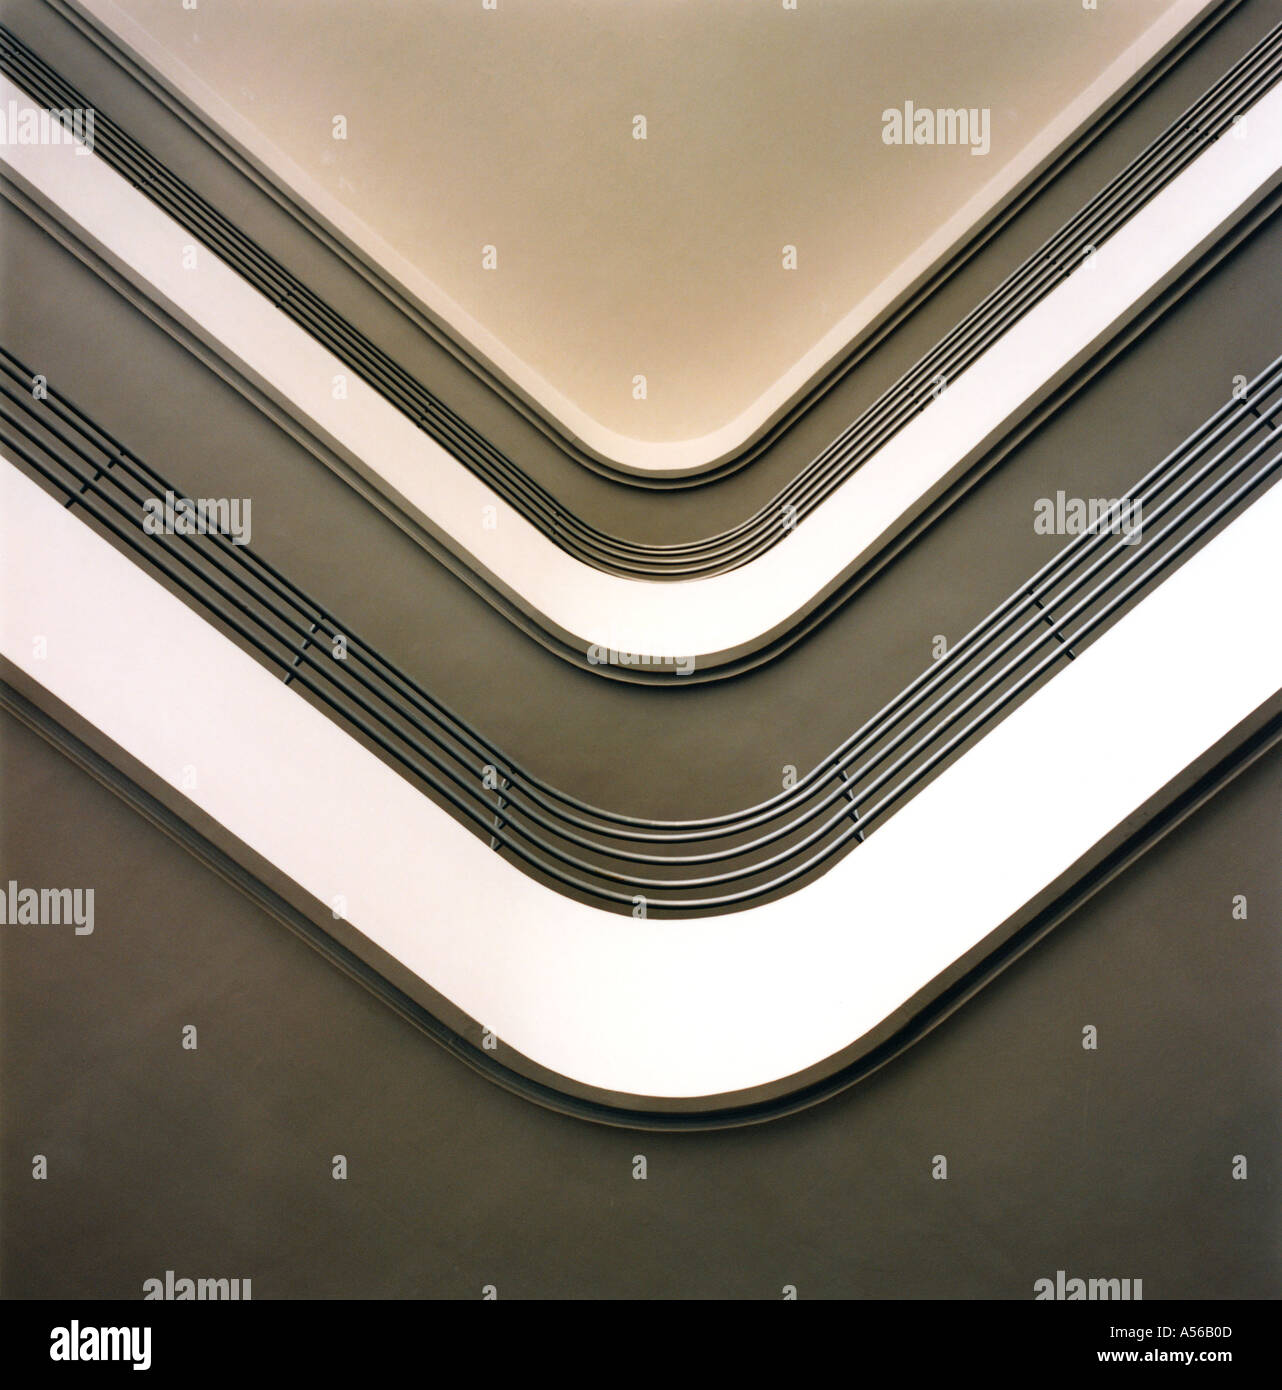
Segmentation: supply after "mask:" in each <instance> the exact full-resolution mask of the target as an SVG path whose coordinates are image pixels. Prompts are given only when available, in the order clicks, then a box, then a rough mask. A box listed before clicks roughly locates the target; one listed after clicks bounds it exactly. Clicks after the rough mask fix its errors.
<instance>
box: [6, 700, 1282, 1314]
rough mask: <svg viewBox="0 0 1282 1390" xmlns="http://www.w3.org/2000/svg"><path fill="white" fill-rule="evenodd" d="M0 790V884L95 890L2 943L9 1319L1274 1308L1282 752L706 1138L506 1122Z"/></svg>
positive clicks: (57, 820) (310, 961) (96, 812)
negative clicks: (580, 1303)
mask: <svg viewBox="0 0 1282 1390" xmlns="http://www.w3.org/2000/svg"><path fill="white" fill-rule="evenodd" d="M1098 751H1099V750H1090V755H1091V756H1095V755H1096V754H1097V753H1098ZM1114 752H1115V754H1116V755H1117V756H1121V757H1124V756H1125V742H1124V739H1123V740H1120V741H1119V744H1118V746H1117V748H1116V749H1115V750H1114ZM0 757H2V759H3V775H4V786H5V799H6V807H7V815H6V817H5V820H4V825H3V832H2V834H0V871H2V872H0V878H3V879H5V880H8V879H9V878H13V879H15V880H17V881H18V882H20V883H24V884H32V883H36V884H61V885H68V886H70V885H77V886H92V887H94V888H95V891H96V899H95V902H96V912H95V917H96V925H95V930H94V932H93V934H92V936H87V937H79V938H78V937H76V936H74V935H73V934H72V933H71V931H70V930H69V929H60V928H51V927H6V928H4V929H0V967H2V972H0V1043H2V1051H0V1084H2V1085H3V1093H4V1096H5V1108H4V1124H3V1133H2V1136H0V1145H2V1147H0V1156H2V1158H3V1175H4V1177H3V1182H4V1211H5V1216H4V1221H3V1228H2V1229H0V1287H2V1289H3V1292H4V1293H5V1294H6V1295H8V1296H10V1297H16V1298H41V1297H53V1296H68V1297H115V1298H138V1297H141V1294H142V1285H143V1281H144V1280H145V1279H148V1278H151V1277H155V1276H160V1277H163V1275H164V1273H165V1271H166V1270H173V1271H174V1272H175V1274H176V1275H177V1276H179V1277H182V1276H188V1277H197V1276H205V1277H218V1276H223V1277H229V1278H237V1277H238V1278H250V1279H252V1281H253V1295H254V1297H255V1298H256V1299H269V1298H289V1297H309V1298H310V1297H318V1298H328V1297H391V1298H409V1297H459V1298H479V1297H480V1296H481V1290H482V1286H483V1285H485V1284H493V1285H495V1286H496V1287H497V1289H498V1291H499V1296H500V1297H501V1298H550V1297H578V1298H611V1297H691V1298H709V1297H734V1298H778V1297H780V1296H781V1291H782V1288H783V1286H784V1285H785V1284H794V1285H796V1287H797V1289H798V1292H799V1295H800V1296H801V1297H803V1298H820V1297H904V1298H925V1297H939V1298H983V1297H993V1298H1030V1297H1032V1294H1033V1282H1034V1280H1035V1279H1038V1278H1040V1277H1042V1276H1046V1275H1049V1276H1051V1277H1054V1274H1055V1271H1056V1270H1058V1269H1063V1270H1065V1271H1066V1272H1067V1274H1068V1275H1069V1276H1073V1275H1080V1276H1092V1275H1094V1276H1099V1277H1105V1276H1116V1277H1119V1278H1121V1277H1129V1278H1140V1279H1142V1280H1143V1281H1144V1283H1143V1287H1144V1296H1145V1297H1146V1298H1148V1299H1153V1298H1160V1297H1173V1298H1193V1297H1208V1298H1228V1297H1248V1298H1260V1297H1277V1296H1279V1294H1282V1239H1280V1237H1282V1202H1280V1201H1279V1198H1280V1196H1282V1185H1280V1184H1279V1179H1278V1153H1279V1141H1280V1140H1282V1069H1280V1068H1279V1065H1278V1057H1279V1055H1282V1051H1280V1048H1282V991H1280V990H1279V981H1280V972H1282V946H1280V944H1279V933H1278V923H1279V917H1280V915H1282V882H1280V881H1279V873H1278V867H1277V865H1278V860H1277V852H1276V848H1277V844H1278V839H1279V831H1280V830H1282V825H1280V824H1279V820H1280V816H1279V796H1278V792H1279V784H1280V778H1282V751H1280V750H1275V751H1274V752H1273V753H1271V754H1269V755H1266V757H1265V758H1263V759H1262V760H1261V761H1259V762H1257V763H1256V764H1255V765H1254V766H1253V767H1251V768H1249V769H1248V770H1247V771H1245V772H1244V773H1243V774H1242V775H1241V776H1240V777H1239V778H1238V779H1237V780H1236V781H1234V782H1233V783H1231V784H1230V785H1229V786H1228V787H1227V788H1226V789H1225V790H1224V791H1222V792H1221V793H1220V794H1219V795H1218V796H1217V797H1216V798H1215V799H1214V800H1212V801H1211V802H1210V803H1209V804H1208V805H1207V806H1205V807H1204V808H1203V809H1202V810H1201V811H1199V812H1198V813H1197V814H1196V815H1195V816H1194V817H1193V818H1191V819H1190V820H1189V821H1187V822H1186V823H1185V824H1184V825H1183V826H1182V827H1180V828H1178V829H1177V830H1175V831H1174V832H1173V833H1172V834H1171V835H1170V836H1168V837H1167V838H1166V839H1165V840H1163V841H1162V842H1161V843H1160V844H1159V845H1158V846H1157V847H1156V848H1155V849H1154V850H1152V851H1151V852H1150V853H1149V854H1148V855H1146V856H1145V857H1144V858H1143V859H1142V860H1141V861H1140V862H1139V863H1138V864H1137V865H1135V866H1134V867H1133V868H1132V869H1130V870H1128V871H1127V873H1126V874H1125V875H1123V876H1122V877H1121V878H1120V879H1118V880H1116V881H1115V882H1114V883H1113V884H1111V885H1110V886H1109V887H1107V888H1106V889H1105V890H1103V891H1102V892H1101V893H1100V894H1099V895H1098V896H1097V897H1096V898H1095V899H1094V900H1092V901H1091V902H1090V903H1088V904H1087V905H1086V906H1085V907H1084V908H1083V909H1081V910H1079V911H1078V912H1077V913H1076V914H1075V915H1074V916H1073V917H1071V918H1070V919H1069V920H1068V921H1067V922H1066V923H1065V924H1063V925H1062V926H1061V927H1060V928H1058V929H1057V930H1056V931H1055V932H1054V933H1053V934H1052V935H1051V936H1050V937H1049V938H1048V939H1047V940H1046V941H1045V942H1043V943H1042V944H1041V945H1040V946H1038V947H1037V948H1036V949H1035V950H1034V951H1032V952H1031V953H1030V954H1028V955H1026V956H1025V957H1023V958H1022V959H1021V960H1020V961H1018V962H1016V964H1015V965H1013V966H1012V967H1011V968H1010V969H1009V970H1008V971H1006V973H1005V974H1004V975H1002V976H1001V977H1000V978H999V979H997V980H996V981H995V982H994V983H993V984H992V985H990V986H989V987H988V988H987V989H986V990H984V991H983V992H982V993H981V994H980V995H979V996H978V997H977V998H976V999H975V1000H973V1001H972V1002H971V1003H969V1004H968V1005H967V1006H966V1007H965V1008H964V1009H962V1010H961V1011H960V1012H959V1013H957V1014H956V1015H954V1016H953V1017H952V1018H950V1019H949V1020H947V1021H946V1022H945V1023H944V1024H943V1025H942V1026H941V1027H940V1028H938V1029H937V1030H936V1031H935V1032H934V1033H932V1034H931V1035H929V1036H928V1037H927V1038H926V1039H925V1040H923V1041H922V1042H921V1043H919V1044H918V1045H917V1046H915V1047H914V1048H912V1049H911V1050H910V1051H909V1052H907V1053H905V1054H904V1055H902V1056H901V1057H899V1058H898V1059H896V1060H895V1061H893V1062H892V1063H891V1064H890V1065H888V1066H887V1067H886V1068H884V1069H883V1070H882V1071H880V1072H879V1073H877V1074H876V1075H875V1076H873V1077H872V1078H870V1079H869V1080H867V1081H865V1082H863V1083H861V1084H860V1085H858V1086H857V1087H855V1088H854V1089H853V1090H851V1091H848V1092H846V1093H844V1094H843V1095H841V1096H839V1097H837V1098H836V1099H835V1100H832V1101H829V1102H827V1103H825V1104H823V1105H821V1106H819V1107H817V1108H815V1109H813V1110H810V1111H807V1112H805V1113H803V1114H801V1115H798V1116H794V1117H791V1118H788V1119H784V1120H780V1121H776V1122H774V1123H771V1124H767V1125H764V1126H760V1127H757V1128H752V1129H746V1130H737V1131H731V1132H725V1133H719V1134H705V1135H656V1134H646V1135H639V1134H636V1133H631V1132H627V1131H622V1130H614V1129H607V1128H601V1127H597V1126H593V1125H590V1124H587V1123H585V1122H583V1121H578V1120H573V1119H569V1118H566V1117H563V1116H558V1115H554V1114H551V1113H549V1112H547V1111H544V1110H541V1109H538V1108H536V1107H535V1106H533V1105H531V1104H530V1103H528V1102H526V1101H524V1100H522V1099H519V1098H517V1097H515V1096H512V1095H509V1094H507V1093H505V1092H503V1091H501V1090H499V1089H498V1088H496V1087H494V1086H493V1085H491V1084H490V1083H489V1082H487V1081H486V1080H484V1079H483V1078H481V1077H479V1076H477V1075H475V1074H474V1073H472V1072H471V1071H469V1070H467V1069H466V1068H465V1067H463V1066H462V1065H461V1064H460V1063H458V1062H457V1061H455V1060H454V1059H452V1058H451V1057H449V1056H448V1055H447V1054H445V1053H444V1052H443V1051H441V1050H440V1049H438V1048H437V1047H436V1046H434V1045H433V1044H432V1043H430V1042H429V1041H427V1040H426V1039H425V1038H423V1037H422V1036H421V1035H420V1034H419V1033H418V1032H416V1031H415V1030H414V1029H413V1028H412V1027H410V1026H409V1025H407V1024H405V1023H403V1022H402V1021H401V1020H399V1019H398V1018H396V1017H395V1016H393V1015H392V1014H391V1013H390V1012H389V1011H387V1010H386V1009H385V1008H384V1007H383V1006H382V1005H380V1004H379V1003H378V1002H377V1001H375V1000H374V999H373V998H372V997H370V996H369V995H368V994H366V993H365V992H364V991H363V990H362V989H361V988H360V987H359V986H357V985H355V984H354V983H353V982H351V981H350V980H348V979H346V978H345V977H343V976H342V975H340V974H339V973H338V972H337V971H335V970H334V969H333V968H332V967H330V966H329V965H328V964H326V963H325V962H324V961H323V960H322V959H321V958H320V957H319V956H318V955H316V954H315V953H314V952H312V951H311V950H310V949H309V948H308V947H306V946H305V945H304V944H303V943H302V942H301V941H299V940H298V939H297V938H295V937H294V936H293V935H291V934H290V933H289V932H287V931H285V930H284V929H283V928H281V927H280V926H279V925H278V924H277V923H275V922H274V921H272V920H270V919H268V918H266V917H264V916H262V915H261V914H260V913H259V912H258V910H257V909H256V908H254V907H252V906H251V905H250V904H249V902H248V901H247V900H246V899H245V898H243V897H242V896H241V895H240V894H239V893H238V892H237V891H236V890H234V889H233V888H231V887H229V886H228V885H227V884H226V883H224V882H223V881H222V880H221V879H219V878H218V877H216V876H214V875H213V874H211V873H209V872H207V871H206V870H204V869H203V868H201V867H200V866H199V865H197V864H196V863H195V862H194V861H193V860H192V859H190V858H189V857H188V856H187V855H186V853H185V852H184V851H182V850H181V849H179V848H178V847H177V846H176V845H174V844H173V842H172V841H170V840H168V839H167V838H166V837H165V836H163V835H162V834H161V833H160V832H159V831H157V830H155V829H154V828H153V827H151V826H150V825H149V824H147V823H145V822H144V821H142V820H141V819H139V818H138V817H137V816H136V815H135V814H134V813H133V812H132V811H131V810H129V809H128V808H126V807H125V806H124V804H123V803H121V802H120V801H119V800H117V799H116V798H115V796H114V795H113V794H112V793H110V792H109V791H107V790H106V789H104V788H103V787H102V786H100V785H99V784H98V783H97V782H95V781H93V780H92V779H91V778H89V777H88V776H87V775H86V774H85V773H83V772H81V771H80V770H79V769H78V768H76V767H75V766H73V765H72V764H71V763H70V762H68V761H67V760H66V759H65V758H64V757H63V756H62V755H61V754H60V753H58V752H56V751H55V750H53V749H52V748H50V747H49V746H48V745H47V744H45V743H44V742H43V741H42V740H41V739H40V738H39V737H38V736H37V735H36V734H34V733H32V732H30V731H29V730H28V729H26V728H25V727H24V726H22V725H19V724H17V723H16V722H15V721H14V720H12V719H11V718H10V717H8V716H7V715H6V716H4V717H3V719H0ZM1239 893H1240V894H1245V895H1246V898H1247V903H1248V916H1247V919H1246V920H1245V921H1237V920H1234V919H1233V917H1232V902H1231V900H1232V898H1233V896H1234V895H1235V894H1239ZM940 910H941V911H947V904H942V903H941V905H940ZM187 1024H194V1025H195V1026H196V1028H197V1030H198V1033H197V1039H198V1044H199V1045H198V1047H197V1049H196V1050H195V1051H185V1050H183V1048H182V1046H181V1037H182V1029H183V1027H184V1025H187ZM1088 1024H1093V1025H1095V1026H1096V1027H1097V1028H1098V1030H1099V1046H1098V1049H1097V1050H1096V1051H1086V1050H1084V1049H1083V1047H1082V1029H1083V1027H1084V1026H1086V1025H1088ZM763 1026H765V1025H764V1022H763ZM34 1154H44V1155H45V1156H46V1157H47V1159H48V1173H49V1175H48V1178H47V1179H45V1180H43V1181H36V1180H33V1178H32V1176H31V1163H32V1156H33V1155H34ZM336 1154H344V1155H346V1157H347V1159H348V1163H349V1172H350V1176H349V1177H348V1178H347V1180H346V1181H335V1180H334V1179H333V1177H332V1176H331V1162H332V1159H333V1156H334V1155H336ZM637 1154H644V1155H645V1157H646V1159H647V1165H648V1176H647V1178H646V1180H645V1181H636V1180H634V1179H633V1177H632V1172H633V1160H634V1156H635V1155H637ZM937 1154H943V1155H945V1156H946V1157H947V1160H948V1177H947V1180H945V1181H938V1180H935V1179H933V1178H932V1176H931V1167H932V1161H933V1159H934V1156H935V1155H937ZM1239 1154H1240V1155H1244V1156H1245V1158H1246V1160H1247V1177H1246V1179H1245V1180H1235V1179H1234V1178H1233V1176H1232V1168H1233V1163H1234V1156H1235V1155H1239Z"/></svg>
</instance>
